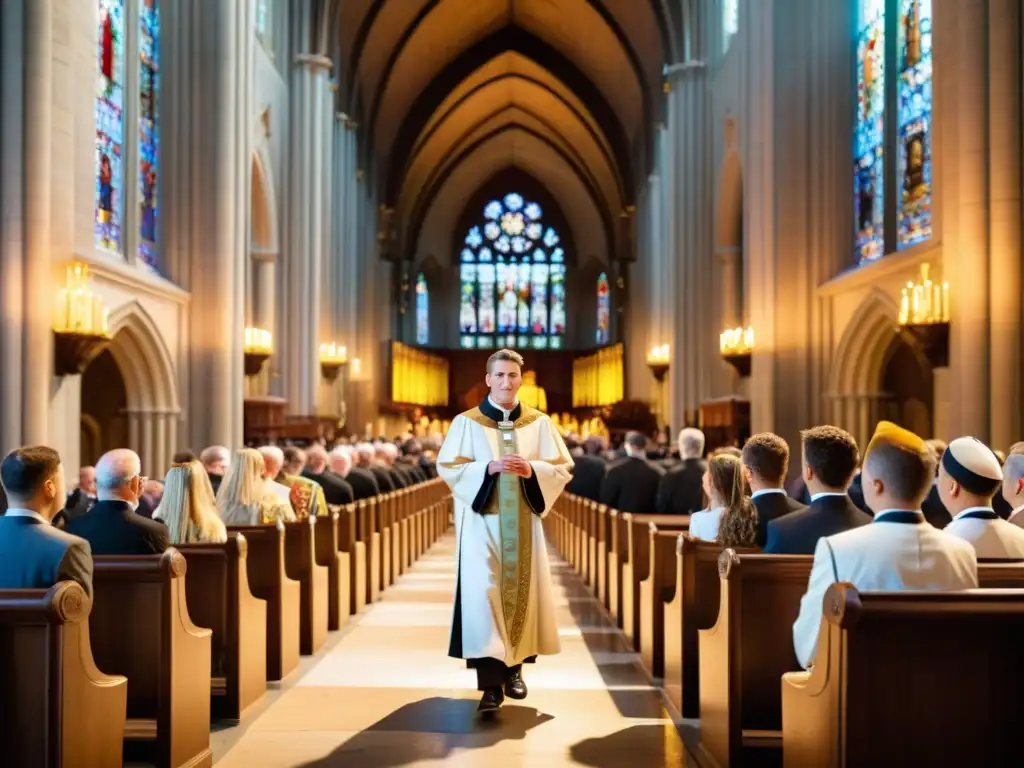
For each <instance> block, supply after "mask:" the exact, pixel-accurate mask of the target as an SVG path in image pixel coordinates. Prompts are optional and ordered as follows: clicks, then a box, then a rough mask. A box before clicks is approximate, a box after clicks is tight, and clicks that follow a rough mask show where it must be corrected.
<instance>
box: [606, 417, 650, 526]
mask: <svg viewBox="0 0 1024 768" xmlns="http://www.w3.org/2000/svg"><path fill="white" fill-rule="evenodd" d="M625 446H626V458H625V459H622V460H620V461H619V462H617V463H616V464H614V465H612V466H611V467H609V469H608V472H607V474H605V476H604V482H603V483H601V503H602V504H607V505H608V506H609V507H611V508H612V509H617V510H619V511H620V512H634V513H638V514H651V513H653V512H654V500H655V497H656V496H657V495H658V483H660V482H661V479H662V477H664V476H665V470H664V469H662V468H661V467H659V466H658V465H657V464H655V463H654V462H652V461H648V460H647V451H646V448H647V438H646V437H644V436H643V435H642V434H640V433H639V432H630V433H629V434H628V435H626V443H625Z"/></svg>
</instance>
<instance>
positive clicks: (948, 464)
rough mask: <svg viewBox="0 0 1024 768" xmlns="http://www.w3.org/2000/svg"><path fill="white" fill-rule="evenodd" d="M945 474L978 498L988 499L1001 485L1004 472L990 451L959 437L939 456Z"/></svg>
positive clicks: (971, 440)
mask: <svg viewBox="0 0 1024 768" xmlns="http://www.w3.org/2000/svg"><path fill="white" fill-rule="evenodd" d="M942 467H943V469H945V470H946V473H947V474H948V475H949V476H950V477H951V478H953V479H954V480H956V481H957V482H958V483H960V485H962V486H963V488H964V490H966V491H968V492H970V493H974V494H977V495H979V496H991V495H992V494H993V493H995V492H996V489H997V488H998V487H999V485H1000V483H1002V482H1003V470H1002V467H1000V466H999V459H997V458H996V455H995V454H994V453H992V449H991V448H989V447H988V446H987V445H985V444H984V443H983V442H981V441H980V440H978V439H976V438H973V437H958V438H957V439H956V440H954V441H953V442H951V443H950V444H949V447H948V448H947V449H946V452H945V453H944V454H943V455H942Z"/></svg>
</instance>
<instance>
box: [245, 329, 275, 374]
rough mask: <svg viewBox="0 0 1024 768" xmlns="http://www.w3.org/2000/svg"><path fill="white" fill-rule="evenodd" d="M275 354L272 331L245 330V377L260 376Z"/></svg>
mask: <svg viewBox="0 0 1024 768" xmlns="http://www.w3.org/2000/svg"><path fill="white" fill-rule="evenodd" d="M273 352H274V342H273V338H272V337H271V335H270V331H266V330H264V329H262V328H246V329H245V375H246V376H250V377H251V376H258V375H259V372H260V371H261V370H263V364H264V363H266V362H267V360H268V359H269V358H270V356H271V355H272V354H273Z"/></svg>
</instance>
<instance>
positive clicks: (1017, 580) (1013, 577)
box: [978, 562, 1024, 589]
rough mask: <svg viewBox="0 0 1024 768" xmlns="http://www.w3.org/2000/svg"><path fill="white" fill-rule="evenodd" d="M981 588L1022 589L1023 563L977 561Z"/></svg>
mask: <svg viewBox="0 0 1024 768" xmlns="http://www.w3.org/2000/svg"><path fill="white" fill-rule="evenodd" d="M978 586H979V587H981V588H982V589H1024V563H1019V562H1017V563H1014V562H1007V563H978Z"/></svg>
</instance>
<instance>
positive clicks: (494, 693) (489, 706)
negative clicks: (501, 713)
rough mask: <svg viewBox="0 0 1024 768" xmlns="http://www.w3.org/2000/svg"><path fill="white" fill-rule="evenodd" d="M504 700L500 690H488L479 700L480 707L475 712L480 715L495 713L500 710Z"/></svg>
mask: <svg viewBox="0 0 1024 768" xmlns="http://www.w3.org/2000/svg"><path fill="white" fill-rule="evenodd" d="M504 700H505V694H503V693H502V692H501V688H488V689H487V690H486V691H484V695H483V696H482V697H481V698H480V706H478V707H477V708H476V711H477V712H480V713H484V712H497V711H498V710H499V709H501V703H502V702H503V701H504Z"/></svg>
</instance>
